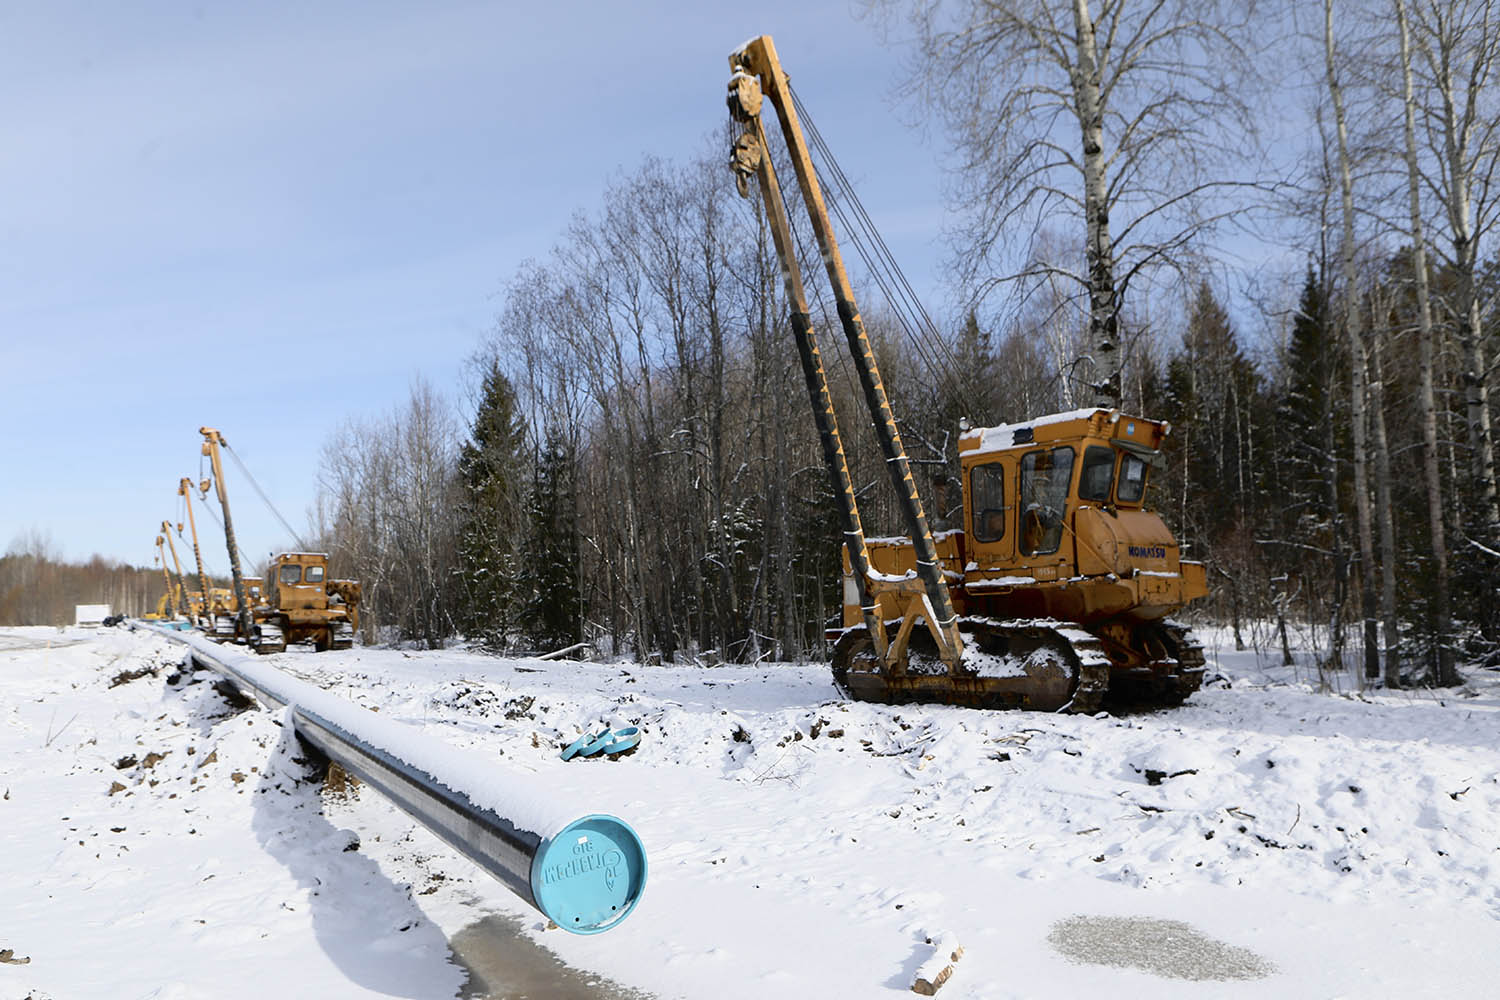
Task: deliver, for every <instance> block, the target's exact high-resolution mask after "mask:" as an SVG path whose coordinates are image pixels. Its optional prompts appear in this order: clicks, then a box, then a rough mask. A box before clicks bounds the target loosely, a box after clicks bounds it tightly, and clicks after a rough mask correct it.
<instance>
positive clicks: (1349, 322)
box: [1323, 0, 1380, 679]
mask: <svg viewBox="0 0 1500 1000" xmlns="http://www.w3.org/2000/svg"><path fill="white" fill-rule="evenodd" d="M1333 23H1334V17H1333V0H1323V54H1324V68H1325V71H1326V76H1325V80H1326V82H1327V86H1328V96H1329V99H1330V100H1331V101H1332V103H1333V122H1334V133H1335V136H1336V139H1337V150H1338V178H1339V196H1340V200H1341V203H1342V213H1341V219H1342V228H1341V235H1342V239H1341V241H1340V247H1339V264H1340V269H1341V271H1342V275H1343V279H1344V337H1345V338H1346V340H1347V342H1348V345H1349V376H1350V377H1349V385H1350V389H1349V407H1350V415H1349V416H1350V421H1351V424H1352V425H1353V428H1354V510H1355V516H1356V521H1357V523H1356V530H1357V537H1358V539H1359V568H1360V579H1361V581H1362V583H1363V587H1364V593H1363V594H1362V599H1361V602H1360V604H1361V608H1362V610H1363V614H1362V619H1363V623H1364V628H1363V633H1364V661H1365V669H1364V676H1365V678H1366V679H1373V678H1378V677H1379V676H1380V652H1379V649H1380V647H1379V641H1378V638H1377V633H1376V624H1375V595H1376V593H1377V590H1376V586H1375V565H1376V564H1375V535H1374V530H1373V527H1372V524H1373V519H1372V512H1371V509H1370V489H1369V466H1368V463H1369V442H1368V440H1367V439H1368V435H1369V422H1368V421H1369V415H1368V412H1367V410H1368V386H1367V384H1366V380H1367V379H1368V377H1369V360H1368V358H1367V357H1366V351H1365V342H1364V338H1365V326H1364V318H1363V316H1362V315H1361V313H1360V293H1359V282H1358V275H1357V270H1356V267H1355V259H1354V258H1355V251H1356V249H1357V246H1356V244H1355V242H1354V168H1353V165H1352V157H1351V154H1350V152H1349V125H1348V118H1347V115H1346V114H1345V109H1344V87H1343V84H1342V83H1341V81H1340V76H1339V71H1340V66H1339V61H1338V56H1337V52H1336V48H1335V45H1334V31H1333Z"/></svg>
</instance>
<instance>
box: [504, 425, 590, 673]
mask: <svg viewBox="0 0 1500 1000" xmlns="http://www.w3.org/2000/svg"><path fill="white" fill-rule="evenodd" d="M574 464H575V463H574V453H573V449H572V447H571V445H570V444H569V442H567V441H566V440H565V439H564V437H563V436H562V434H561V433H560V432H557V431H553V432H551V433H549V434H548V436H547V441H546V444H545V445H544V446H543V448H542V453H541V455H540V456H539V457H538V459H537V464H536V471H535V475H534V477H533V480H532V486H531V492H530V494H529V495H528V497H527V499H526V522H527V526H526V541H525V547H524V549H523V551H522V553H521V559H520V570H519V578H518V584H519V590H520V593H521V594H522V595H523V597H522V601H521V605H522V607H523V609H524V610H523V620H522V622H521V623H520V625H521V631H522V632H523V633H524V634H525V636H526V639H527V641H528V642H530V643H531V644H533V645H535V646H537V647H539V648H546V649H561V648H563V647H566V646H571V645H573V644H574V643H576V642H578V641H579V640H580V639H581V638H582V633H583V617H582V608H581V600H580V594H579V587H578V569H579V535H578V499H577V487H576V484H575V480H574Z"/></svg>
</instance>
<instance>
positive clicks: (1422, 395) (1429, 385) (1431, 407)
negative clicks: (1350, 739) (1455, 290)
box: [1395, 0, 1457, 686]
mask: <svg viewBox="0 0 1500 1000" xmlns="http://www.w3.org/2000/svg"><path fill="white" fill-rule="evenodd" d="M1395 7H1396V23H1397V24H1398V26H1399V27H1400V32H1401V88H1402V89H1401V99H1402V105H1403V110H1404V119H1405V120H1404V127H1405V133H1406V136H1405V138H1406V194H1407V206H1408V209H1409V212H1410V225H1411V231H1410V237H1411V269H1412V274H1413V275H1414V276H1415V278H1416V293H1417V322H1418V330H1417V371H1418V375H1417V383H1418V384H1417V405H1418V407H1419V408H1420V410H1421V414H1422V478H1423V480H1424V481H1425V483H1426V487H1427V536H1428V543H1429V545H1430V546H1431V549H1432V575H1433V594H1432V600H1433V643H1434V645H1435V646H1436V647H1437V677H1438V683H1439V684H1441V685H1443V686H1449V685H1451V684H1454V683H1456V682H1457V678H1456V677H1455V676H1454V671H1453V651H1452V648H1451V646H1450V640H1449V636H1450V635H1451V633H1452V631H1453V625H1452V618H1451V614H1452V612H1451V611H1450V610H1449V597H1448V542H1447V539H1446V537H1445V534H1446V529H1445V527H1444V524H1443V478H1442V475H1441V473H1440V471H1439V469H1438V436H1437V393H1436V392H1435V390H1434V388H1433V374H1432V366H1433V353H1434V352H1433V339H1434V334H1433V329H1432V294H1431V291H1430V289H1429V287H1428V281H1427V242H1426V236H1425V234H1424V233H1423V227H1422V198H1421V174H1420V172H1419V171H1418V169H1417V102H1416V97H1415V93H1414V88H1413V86H1412V74H1411V28H1410V26H1409V25H1408V23H1407V20H1406V0H1395Z"/></svg>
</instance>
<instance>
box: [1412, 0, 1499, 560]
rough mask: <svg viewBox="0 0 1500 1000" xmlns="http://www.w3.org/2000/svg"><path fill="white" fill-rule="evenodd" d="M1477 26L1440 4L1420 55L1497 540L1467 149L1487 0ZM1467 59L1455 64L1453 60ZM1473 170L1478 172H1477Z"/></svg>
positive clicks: (1476, 464) (1469, 392)
mask: <svg viewBox="0 0 1500 1000" xmlns="http://www.w3.org/2000/svg"><path fill="white" fill-rule="evenodd" d="M1480 6H1481V8H1482V10H1483V13H1482V14H1481V15H1480V17H1479V20H1478V24H1477V25H1475V24H1472V23H1462V24H1461V23H1460V20H1461V17H1460V15H1461V14H1462V13H1463V11H1461V10H1459V9H1456V5H1443V6H1440V7H1437V8H1434V9H1433V10H1431V11H1429V12H1428V13H1429V15H1430V16H1431V18H1432V20H1431V22H1430V23H1429V24H1425V25H1424V26H1423V27H1424V29H1425V34H1424V37H1423V44H1422V53H1423V56H1424V57H1425V59H1426V62H1427V64H1428V67H1429V68H1430V70H1431V72H1432V78H1433V83H1434V85H1435V86H1436V87H1437V90H1438V94H1439V96H1440V98H1441V108H1440V109H1439V112H1438V113H1439V115H1440V116H1441V119H1442V139H1443V148H1442V151H1441V157H1442V160H1443V170H1444V172H1445V173H1446V174H1447V177H1446V180H1447V185H1446V191H1444V195H1445V197H1444V206H1443V207H1444V208H1445V210H1446V211H1447V215H1448V226H1449V229H1450V234H1449V235H1450V237H1451V239H1452V243H1453V256H1452V263H1453V271H1454V277H1455V279H1456V285H1457V287H1456V291H1455V298H1456V302H1455V307H1454V314H1455V319H1456V326H1457V330H1458V339H1459V343H1460V346H1461V348H1462V352H1463V362H1462V369H1463V370H1462V375H1461V377H1462V381H1463V389H1464V409H1465V416H1466V423H1467V429H1468V439H1469V456H1470V469H1471V471H1472V474H1473V477H1474V481H1475V487H1476V493H1477V500H1478V508H1479V510H1478V515H1479V520H1480V522H1481V525H1482V530H1483V532H1484V533H1485V535H1486V536H1487V537H1488V538H1489V539H1490V540H1491V541H1494V540H1496V539H1497V538H1500V494H1497V492H1496V484H1495V451H1494V438H1493V435H1492V429H1491V421H1490V404H1489V390H1488V386H1487V379H1486V377H1485V368H1486V360H1485V350H1484V329H1483V327H1482V325H1481V316H1480V307H1479V297H1478V294H1477V289H1476V284H1475V270H1476V268H1477V264H1478V257H1479V239H1478V234H1477V232H1476V231H1475V223H1474V205H1473V198H1474V187H1475V185H1476V184H1479V185H1481V196H1482V197H1483V192H1484V189H1485V188H1487V187H1488V180H1489V179H1488V177H1487V176H1485V172H1484V171H1481V170H1480V169H1479V168H1480V163H1479V161H1480V160H1482V159H1484V160H1488V159H1490V154H1488V153H1486V152H1485V151H1484V150H1483V149H1481V150H1479V151H1477V152H1476V150H1475V149H1474V148H1473V140H1474V132H1475V128H1476V127H1477V126H1478V125H1480V124H1481V122H1480V121H1479V119H1480V117H1481V115H1482V114H1483V112H1482V111H1481V109H1480V107H1479V96H1480V91H1481V90H1482V89H1484V88H1485V87H1487V86H1488V85H1489V82H1490V71H1491V69H1492V68H1493V64H1494V60H1495V58H1496V56H1497V54H1500V45H1497V40H1496V39H1495V38H1494V37H1493V36H1492V30H1493V27H1492V22H1491V18H1490V13H1491V12H1490V6H1491V5H1490V3H1488V2H1485V3H1482V4H1481V5H1480ZM1465 60H1472V62H1469V63H1468V64H1467V65H1461V66H1460V67H1459V73H1458V76H1459V77H1461V78H1462V79H1461V80H1459V79H1455V63H1462V62H1464V61H1465ZM1476 174H1478V176H1476Z"/></svg>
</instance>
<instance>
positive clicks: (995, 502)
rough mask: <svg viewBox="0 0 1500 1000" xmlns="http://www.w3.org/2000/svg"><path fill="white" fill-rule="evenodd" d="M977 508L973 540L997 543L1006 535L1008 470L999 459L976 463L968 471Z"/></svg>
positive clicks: (970, 495)
mask: <svg viewBox="0 0 1500 1000" xmlns="http://www.w3.org/2000/svg"><path fill="white" fill-rule="evenodd" d="M969 499H970V501H971V503H972V504H973V508H974V540H975V541H976V542H998V541H999V540H1000V539H1001V538H1003V537H1005V469H1004V467H1002V466H1001V465H1000V463H999V462H991V463H990V464H989V465H976V466H974V469H973V471H971V472H970V473H969Z"/></svg>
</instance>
